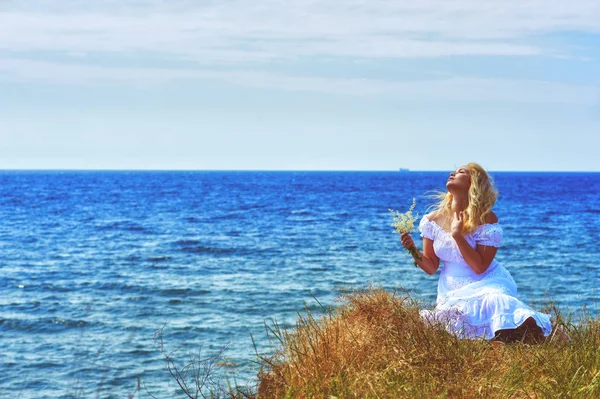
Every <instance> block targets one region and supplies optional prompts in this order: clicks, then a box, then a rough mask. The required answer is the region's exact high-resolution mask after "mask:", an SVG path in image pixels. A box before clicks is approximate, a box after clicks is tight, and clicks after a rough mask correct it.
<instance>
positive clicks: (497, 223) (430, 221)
mask: <svg viewBox="0 0 600 399" xmlns="http://www.w3.org/2000/svg"><path fill="white" fill-rule="evenodd" d="M423 217H424V218H425V220H427V221H428V222H429V223H431V224H433V225H434V226H435V227H437V228H438V229H440V230H441V231H442V232H444V233H446V234H448V235H452V232H450V231H446V230H444V229H443V228H442V226H440V225H439V224H438V223H437V222H436V221H435V220H429V218H428V217H427V215H425V216H423ZM499 224H500V222H496V223H484V224H480V225H479V226H477V227H475V230H473V231H472V232H470V233H469V234H473V233H474V232H476V231H477V229H479V228H481V227H483V226H487V225H489V226H495V225H499Z"/></svg>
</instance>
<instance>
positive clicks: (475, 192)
mask: <svg viewBox="0 0 600 399" xmlns="http://www.w3.org/2000/svg"><path fill="white" fill-rule="evenodd" d="M465 167H466V168H467V169H468V170H469V173H470V175H471V186H470V187H469V195H468V201H469V203H468V205H467V209H465V211H464V212H463V214H464V223H463V233H464V234H468V233H471V232H472V231H473V230H475V229H476V228H477V226H480V225H482V224H485V223H486V218H487V215H488V214H489V213H490V212H491V211H492V207H493V206H494V204H495V203H496V200H497V199H498V190H497V189H496V186H495V185H494V180H493V178H492V177H491V176H490V175H489V174H488V173H487V172H486V171H485V169H483V167H482V166H481V165H479V164H478V163H475V162H469V163H468V164H466V165H465ZM433 197H434V198H436V199H438V203H437V205H434V206H433V207H434V209H435V210H436V211H437V212H438V214H441V215H444V216H446V217H450V218H451V217H452V216H453V215H452V209H451V206H452V193H450V192H444V191H440V192H437V193H435V194H434V195H433Z"/></svg>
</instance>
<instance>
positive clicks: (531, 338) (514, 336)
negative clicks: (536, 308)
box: [494, 317, 544, 344]
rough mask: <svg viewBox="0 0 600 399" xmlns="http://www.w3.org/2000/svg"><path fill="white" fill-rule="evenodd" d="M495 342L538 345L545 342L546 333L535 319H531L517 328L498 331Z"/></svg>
mask: <svg viewBox="0 0 600 399" xmlns="http://www.w3.org/2000/svg"><path fill="white" fill-rule="evenodd" d="M494 341H502V342H506V343H510V342H524V343H527V344H537V343H540V342H542V341H544V332H543V331H542V329H541V328H540V326H538V325H537V323H536V322H535V320H534V318H533V317H529V318H528V319H527V320H525V321H524V322H523V324H521V325H520V326H518V327H517V328H511V329H506V330H498V331H496V334H495V336H494Z"/></svg>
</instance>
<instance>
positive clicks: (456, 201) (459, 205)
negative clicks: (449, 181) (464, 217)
mask: <svg viewBox="0 0 600 399" xmlns="http://www.w3.org/2000/svg"><path fill="white" fill-rule="evenodd" d="M468 205H469V199H468V197H467V194H462V193H460V194H459V193H453V194H452V204H450V209H451V210H452V213H455V212H460V211H464V210H465V209H467V206H468Z"/></svg>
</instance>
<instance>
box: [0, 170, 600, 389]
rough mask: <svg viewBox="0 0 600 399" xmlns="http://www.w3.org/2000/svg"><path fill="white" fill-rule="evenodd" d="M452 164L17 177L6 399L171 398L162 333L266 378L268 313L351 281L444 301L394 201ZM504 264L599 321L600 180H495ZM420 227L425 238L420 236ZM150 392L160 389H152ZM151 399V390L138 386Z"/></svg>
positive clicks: (1, 191)
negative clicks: (425, 168)
mask: <svg viewBox="0 0 600 399" xmlns="http://www.w3.org/2000/svg"><path fill="white" fill-rule="evenodd" d="M447 175H448V173H446V172H410V173H398V172H126V171H122V172H74V171H64V172H63V171H51V172H47V171H31V172H29V171H3V172H0V255H1V257H0V292H1V297H0V365H1V369H2V372H1V373H0V397H2V398H9V397H10V398H12V397H17V396H20V397H22V398H39V397H48V398H75V397H86V398H87V397H102V398H113V397H114V398H126V397H128V395H129V394H132V393H134V392H135V389H136V385H137V383H138V378H139V380H140V381H141V382H142V383H143V385H145V386H146V388H147V389H148V390H149V391H150V392H151V393H153V394H154V395H156V396H157V397H170V395H171V394H172V393H173V392H175V383H174V381H173V380H172V379H171V378H170V377H169V375H168V373H167V371H166V369H165V363H164V360H163V358H162V356H161V354H160V353H159V352H158V351H157V350H156V349H155V347H154V342H153V337H154V333H155V331H156V330H157V329H160V328H161V327H164V330H163V332H164V342H165V346H166V347H167V348H168V349H175V348H178V347H180V348H181V349H180V353H182V354H186V353H188V352H189V351H192V352H194V353H197V352H198V350H199V349H201V350H202V353H203V354H206V355H211V354H214V353H217V352H218V351H219V350H220V349H221V348H223V347H224V346H225V345H228V346H227V349H226V351H225V356H226V357H227V358H228V359H230V360H229V362H230V363H231V362H235V364H237V367H227V368H226V372H227V373H229V374H230V375H232V376H234V377H235V378H236V379H237V380H238V381H250V382H251V381H253V379H254V377H255V375H256V371H257V369H258V366H257V364H256V363H255V362H254V361H255V360H256V357H255V354H254V347H253V344H252V338H251V335H252V337H253V338H254V340H255V341H256V344H257V348H258V350H259V351H260V352H264V353H268V352H269V351H270V350H271V348H272V347H271V346H270V344H269V342H268V339H267V335H266V333H265V328H264V325H265V322H267V324H268V323H269V320H276V321H277V322H278V323H280V324H282V325H284V326H292V325H293V324H294V321H295V320H296V317H297V313H296V312H298V311H300V312H302V310H303V308H304V306H305V305H306V306H307V307H309V308H310V309H313V310H315V311H317V312H318V311H319V309H320V306H319V304H318V303H317V302H316V301H315V300H314V299H313V296H314V297H315V298H317V299H318V300H319V302H321V303H322V304H324V305H332V304H334V298H335V296H336V295H337V293H338V292H339V290H340V289H347V288H362V287H366V286H368V285H369V284H375V285H379V286H382V287H385V288H387V289H390V290H393V289H395V288H398V287H404V288H407V289H409V290H410V291H412V293H413V295H415V296H416V297H418V298H421V299H424V300H427V301H433V300H435V295H436V284H437V275H434V276H428V275H426V274H425V273H423V272H421V271H420V270H419V269H416V268H415V267H414V266H413V265H412V261H411V259H410V258H409V257H408V256H407V255H406V253H405V252H404V250H403V249H402V247H401V245H400V243H399V239H398V236H397V235H396V234H395V233H394V232H393V229H392V228H391V227H390V222H391V218H390V215H389V213H388V208H393V209H398V210H401V211H404V210H406V209H408V207H409V205H410V203H411V201H412V198H413V197H416V199H417V211H418V213H419V214H420V215H422V214H424V213H425V210H426V207H427V206H428V205H430V200H428V199H427V198H426V197H425V196H424V195H423V194H424V193H426V192H429V191H431V190H435V189H443V188H444V183H445V181H446V177H447ZM492 175H493V177H494V178H495V180H496V184H497V186H498V188H499V190H500V197H499V200H498V203H497V205H496V207H495V211H496V214H497V215H498V216H499V219H500V222H501V224H502V225H503V227H504V240H503V244H502V247H501V248H500V250H499V251H498V254H497V259H498V260H499V261H500V262H501V263H502V264H503V265H504V266H506V267H507V269H508V270H509V271H510V272H511V273H512V275H513V277H514V278H515V280H516V282H517V285H518V287H519V296H520V298H521V299H523V300H525V301H526V302H528V303H530V304H532V305H533V306H535V307H538V308H540V307H541V306H542V305H543V304H544V303H545V301H546V300H547V299H548V297H550V298H551V299H552V300H553V301H554V302H555V303H556V304H557V305H558V306H559V308H560V309H562V310H564V311H567V310H569V309H571V310H575V311H576V310H577V309H581V307H582V306H583V305H586V306H588V311H589V312H590V313H592V314H594V315H598V314H599V311H598V306H597V298H598V293H597V292H596V290H595V289H596V286H597V285H598V282H599V277H600V265H599V263H600V262H599V261H600V256H599V252H598V248H597V244H598V242H599V238H600V173H508V172H502V173H492ZM413 237H414V238H415V240H416V241H417V242H419V239H418V234H414V235H413ZM142 394H143V395H142V397H146V394H145V393H144V390H143V389H142ZM136 397H137V396H136Z"/></svg>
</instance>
